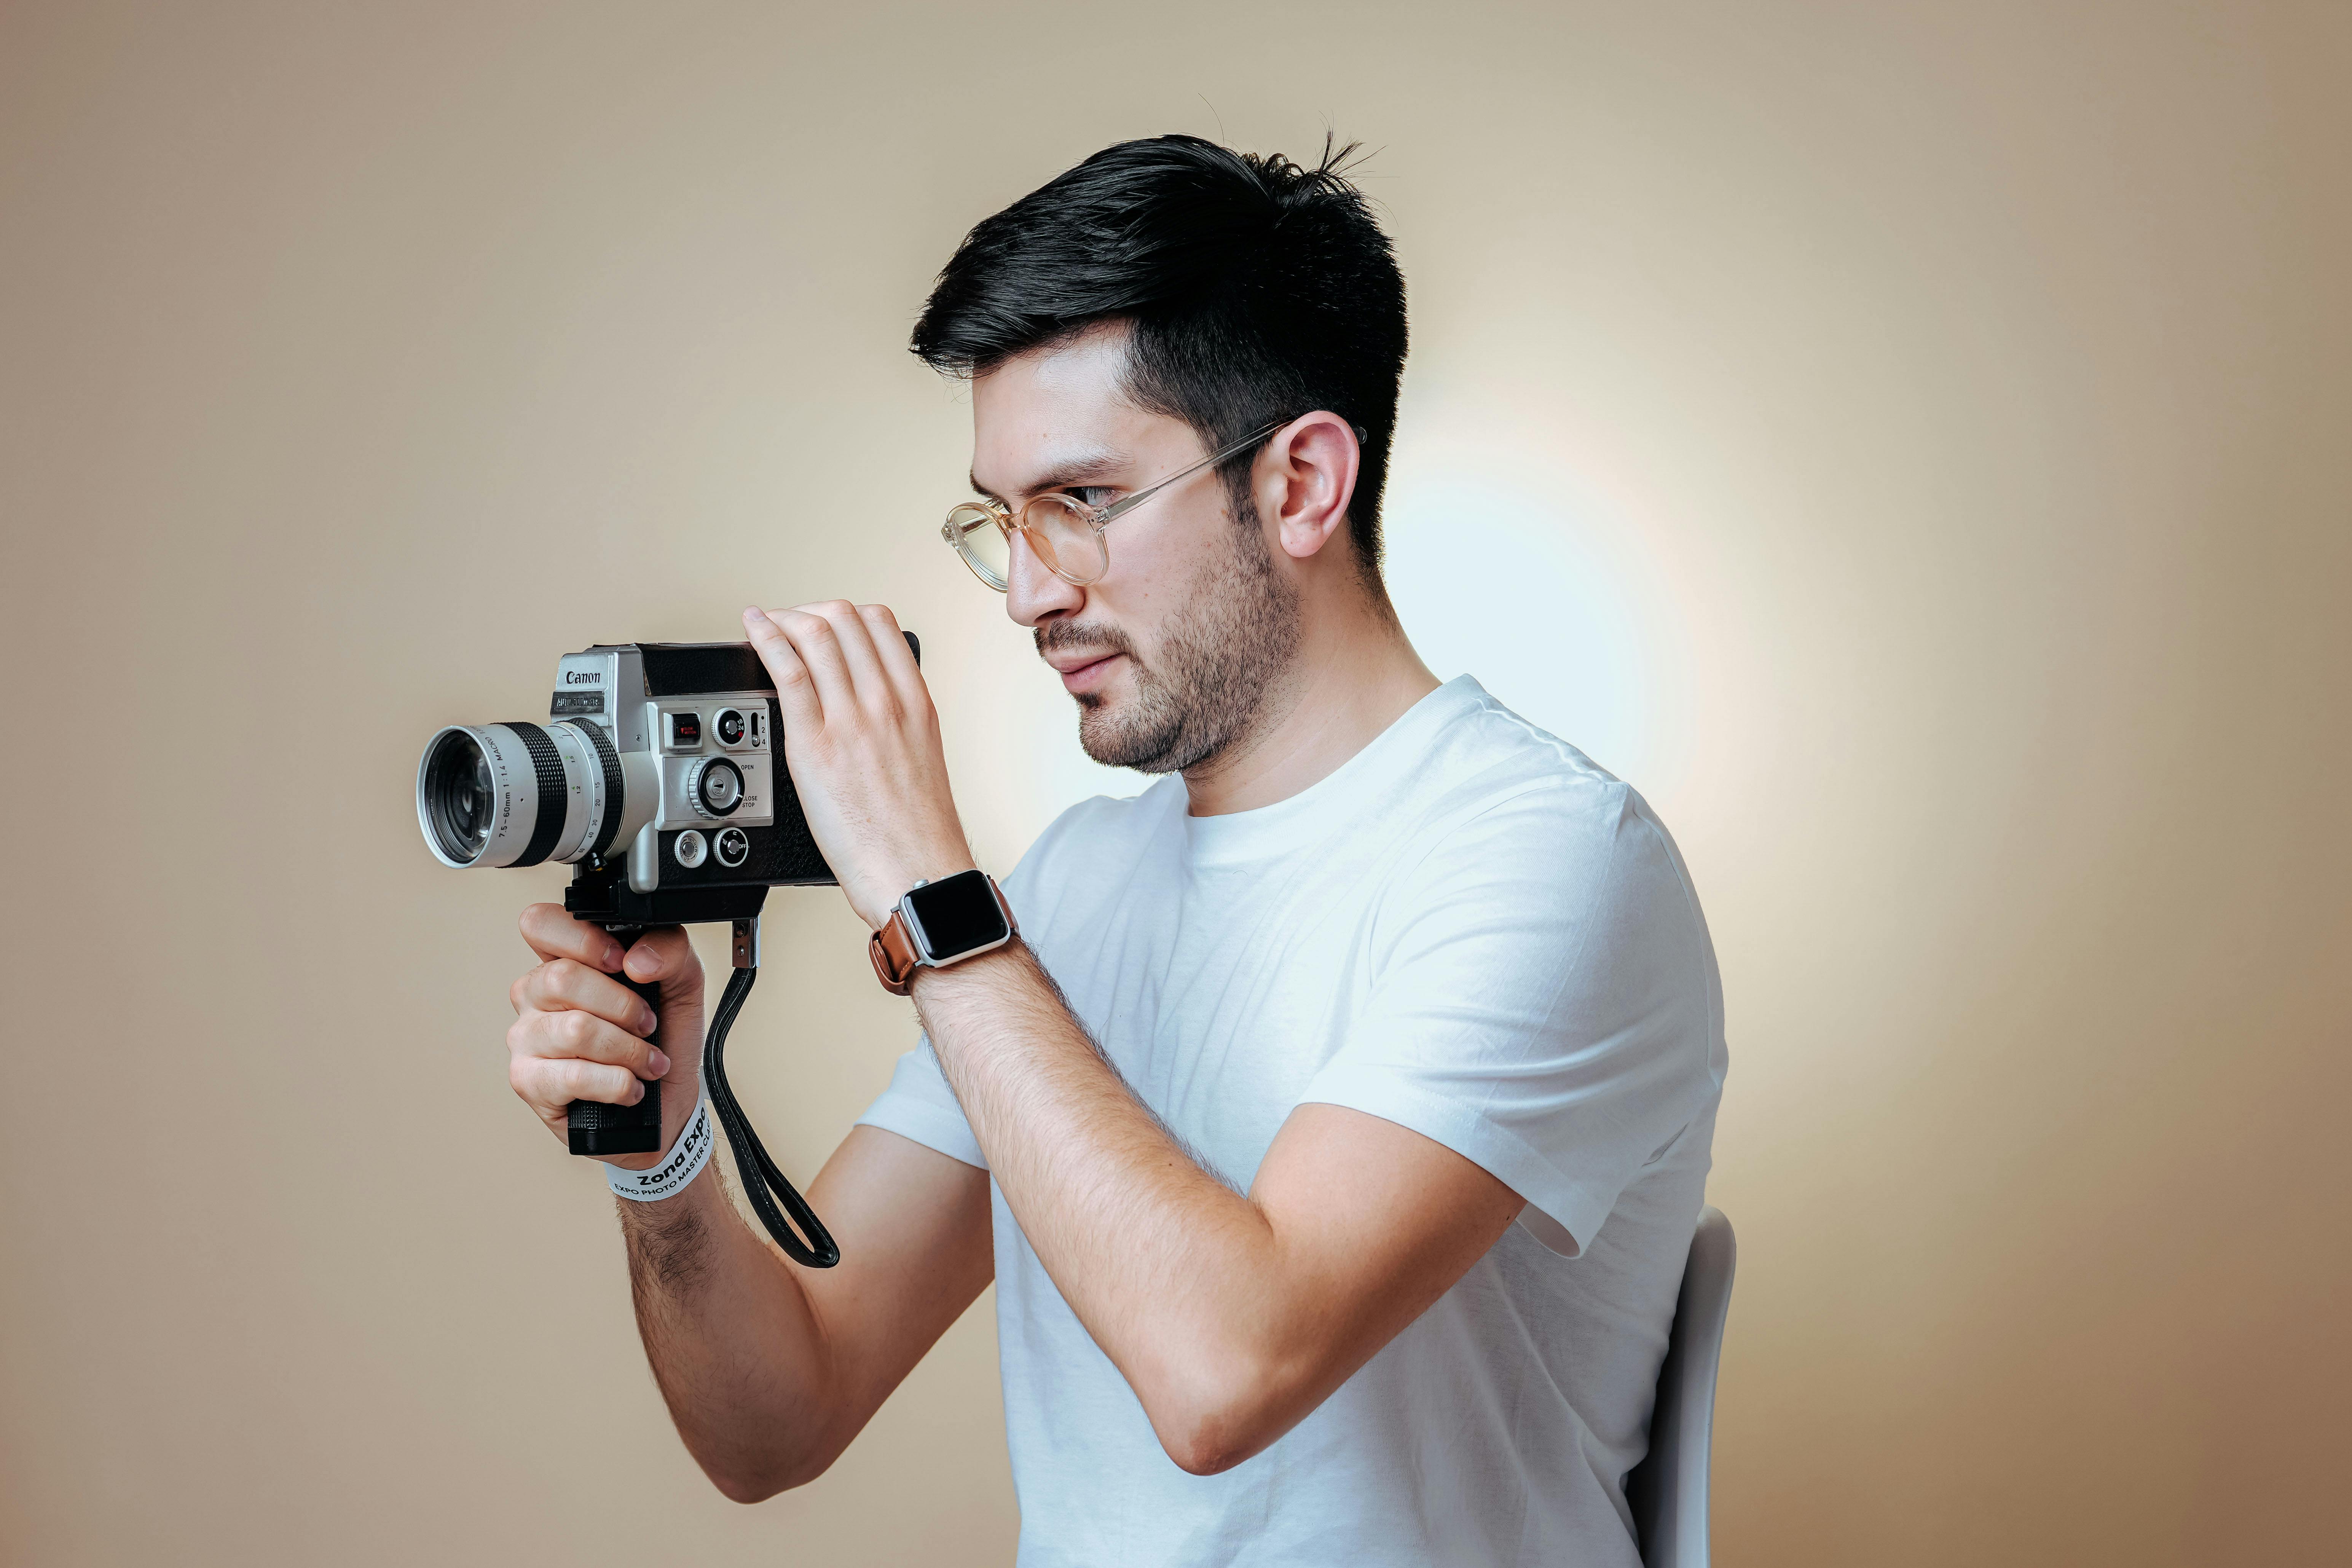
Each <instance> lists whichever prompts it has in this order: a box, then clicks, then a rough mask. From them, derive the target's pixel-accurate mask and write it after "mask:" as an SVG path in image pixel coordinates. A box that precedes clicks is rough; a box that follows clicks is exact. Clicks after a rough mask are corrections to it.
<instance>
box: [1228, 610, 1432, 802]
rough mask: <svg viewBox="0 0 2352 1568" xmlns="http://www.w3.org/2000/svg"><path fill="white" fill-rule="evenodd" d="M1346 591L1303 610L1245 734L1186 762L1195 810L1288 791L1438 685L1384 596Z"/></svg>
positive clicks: (1330, 768)
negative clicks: (1294, 639)
mask: <svg viewBox="0 0 2352 1568" xmlns="http://www.w3.org/2000/svg"><path fill="white" fill-rule="evenodd" d="M1349 597H1350V598H1352V599H1353V600H1354V603H1353V604H1352V605H1347V606H1346V607H1344V608H1340V609H1339V613H1338V614H1336V615H1330V616H1310V617H1309V618H1308V623H1307V635H1306V637H1305V638H1304V639H1303V640H1302V641H1301V643H1300V645H1299V648H1298V652H1297V658H1295V660H1294V661H1293V663H1292V665H1291V668H1290V671H1289V673H1288V675H1287V677H1286V679H1282V680H1280V681H1277V682H1276V683H1275V685H1274V686H1273V687H1272V688H1271V689H1269V690H1268V691H1267V693H1266V700H1265V707H1264V708H1263V709H1262V710H1260V712H1259V715H1258V721H1257V723H1256V724H1255V725H1253V726H1252V728H1251V732H1250V734H1249V737H1248V738H1247V739H1246V740H1244V741H1243V742H1241V743H1239V744H1237V745H1233V746H1228V747H1226V748H1225V749H1224V750H1223V751H1222V752H1218V753H1217V755H1215V756H1213V757H1212V758H1210V759H1209V760H1208V761H1207V762H1204V763H1200V764H1199V765H1197V766H1195V767H1191V768H1187V769H1185V770H1184V786H1185V788H1186V790H1187V791H1189V792H1190V794H1191V796H1192V806H1191V815H1192V816H1224V815H1226V814H1227V813H1229V812H1235V811H1255V810H1256V809H1257V808H1258V807H1260V806H1264V805H1274V804H1275V803H1276V801H1283V800H1288V799H1289V798H1290V797H1291V796H1292V795H1297V793H1298V792H1299V791H1301V790H1303V789H1305V788H1307V786H1308V785H1309V784H1315V783H1317V782H1318V780H1321V779H1324V778H1326V777H1328V776H1329V775H1330V774H1331V773H1334V772H1335V771H1337V770H1338V769H1339V765H1340V764H1341V763H1345V762H1346V761H1347V760H1348V759H1349V758H1350V757H1352V756H1354V755H1355V754H1356V753H1357V752H1360V751H1362V750H1363V749H1364V748H1365V747H1366V746H1369V745H1370V744H1371V743H1372V742H1373V741H1375V740H1376V739H1378V738H1379V737H1380V734H1381V731H1384V730H1386V729H1387V728H1388V727H1389V726H1390V725H1391V724H1393V723H1395V722H1396V721H1398V720H1399V719H1401V718H1402V717H1403V716H1404V713H1405V710H1407V709H1409V708H1411V707H1412V705H1413V704H1414V703H1416V702H1418V701H1420V700H1422V699H1423V698H1424V697H1426V696H1428V695H1429V694H1430V693H1431V692H1433V691H1434V690H1436V689H1437V688H1438V686H1439V684H1440V683H1439V681H1438V679H1437V677H1435V676H1434V675H1432V674H1431V673H1430V672H1429V667H1428V666H1427V665H1425V664H1423V663H1422V662H1421V656H1420V655H1419V654H1417V653H1415V652H1414V651H1413V647H1412V643H1411V642H1409V641H1408V640H1406V637H1405V635H1404V627H1403V626H1402V625H1400V624H1399V623H1398V621H1397V618H1396V612H1395V611H1394V610H1393V609H1391V608H1390V606H1389V602H1388V597H1387V595H1384V594H1383V595H1381V596H1380V597H1378V598H1377V599H1375V598H1372V597H1370V596H1369V595H1360V594H1359V595H1349ZM1335 608H1338V606H1335Z"/></svg>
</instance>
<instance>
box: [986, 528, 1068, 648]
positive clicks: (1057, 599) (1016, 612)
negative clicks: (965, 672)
mask: <svg viewBox="0 0 2352 1568" xmlns="http://www.w3.org/2000/svg"><path fill="white" fill-rule="evenodd" d="M1004 581H1005V587H1004V613H1005V614H1006V615H1008V616H1012V617H1013V620H1014V621H1015V622H1016V623H1018V624H1019V625H1021V626H1032V627H1034V626H1036V625H1037V624H1038V623H1039V622H1040V621H1044V620H1046V619H1049V618H1051V617H1052V616H1055V615H1057V614H1059V615H1076V613H1077V612H1078V609H1079V607H1080V606H1081V605H1085V603H1086V602H1087V595H1086V591H1085V590H1084V589H1082V588H1079V587H1077V586H1076V584H1070V583H1066V582H1064V581H1063V580H1062V579H1061V578H1059V577H1056V576H1055V575H1054V574H1053V573H1052V571H1050V570H1049V569H1048V568H1047V567H1046V565H1045V563H1044V562H1043V561H1040V560H1038V559H1037V552H1036V551H1034V550H1033V549H1031V548H1030V547H1029V531H1028V530H1026V529H1015V530H1013V558H1012V560H1011V561H1010V562H1009V563H1007V564H1006V565H1005V568H1004Z"/></svg>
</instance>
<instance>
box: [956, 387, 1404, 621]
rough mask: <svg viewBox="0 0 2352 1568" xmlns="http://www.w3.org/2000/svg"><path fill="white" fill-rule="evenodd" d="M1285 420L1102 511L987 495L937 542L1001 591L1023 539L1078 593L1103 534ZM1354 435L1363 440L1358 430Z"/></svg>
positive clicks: (1101, 567) (1105, 554)
mask: <svg viewBox="0 0 2352 1568" xmlns="http://www.w3.org/2000/svg"><path fill="white" fill-rule="evenodd" d="M1288 423H1289V421H1288V420H1286V419H1277V420H1275V421H1274V422H1273V423H1272V424H1270V425H1265V426H1259V427H1258V428H1257V429H1255V430H1253V431H1251V432H1250V433H1249V434H1248V435H1246V436H1244V437H1242V438H1241V439H1240V440H1238V441H1236V442H1234V444H1233V445H1232V446H1230V447H1224V448H1223V450H1221V451H1216V452H1212V453H1211V454H1210V455H1209V456H1207V457H1205V458H1202V459H1201V460H1200V461H1199V462H1197V463H1194V464H1193V465H1192V467H1191V468H1183V469H1180V470H1179V471H1177V472H1176V473H1172V474H1171V475H1169V476H1168V477H1167V478H1166V479H1162V480H1160V482H1159V483H1158V484H1156V485H1151V486H1149V487H1147V488H1146V489H1139V490H1138V491H1136V492H1135V493H1134V494H1133V495H1129V496H1121V497H1119V498H1118V500H1115V501H1112V502H1111V503H1110V504H1109V505H1108V506H1088V505H1087V504H1086V502H1084V501H1082V500H1078V498H1077V497H1076V496H1073V495H1067V494H1065V493H1063V492H1062V491H1059V490H1048V491H1046V492H1045V493H1044V494H1042V495H1035V496H1032V497H1030V498H1029V500H1028V502H1027V503H1026V504H1025V505H1024V506H1023V507H1022V509H1021V510H1020V511H1019V512H1018V513H1015V512H1014V511H1013V510H1012V509H1011V508H1009V507H1007V506H1006V505H1005V504H1004V503H1003V501H1000V500H995V499H993V498H992V497H983V498H982V499H980V500H968V501H962V502H960V503H958V505H957V506H956V507H955V508H954V509H953V510H950V512H949V513H948V520H947V521H946V522H944V523H942V524H941V525H940V538H942V539H944V540H946V541H947V542H949V543H950V545H953V546H954V547H955V552H956V553H957V554H958V555H960V556H961V557H962V558H963V563H964V564H965V565H966V566H969V567H971V574H972V575H973V576H975V577H977V578H979V579H980V580H981V581H982V582H983V583H985V584H988V585H989V586H990V587H992V588H993V589H995V590H996V591H997V592H998V593H1000V594H1002V593H1003V592H1005V590H1006V589H1007V588H1008V587H1009V586H1010V585H1011V577H1010V573H1011V571H1012V566H1013V535H1014V534H1016V533H1025V534H1027V535H1028V536H1029V548H1030V549H1031V550H1032V551H1034V552H1036V556H1037V559H1038V561H1039V562H1040V563H1043V564H1044V566H1045V569H1046V570H1047V571H1049V572H1051V573H1053V574H1054V575H1055V576H1056V577H1059V578H1060V579H1061V580H1062V581H1063V582H1065V583H1068V584H1073V585H1075V586H1077V587H1080V588H1083V587H1085V586H1086V585H1087V584H1089V583H1098V582H1100V581H1101V580H1102V576H1103V574H1104V573H1106V572H1108V571H1109V570H1110V546H1109V544H1108V543H1107V542H1105V541H1104V539H1103V530H1104V529H1106V528H1108V527H1109V526H1110V525H1111V524H1112V523H1114V522H1117V521H1118V520H1119V519H1120V518H1122V517H1125V516H1126V515H1127V514H1128V513H1129V512H1131V511H1133V510H1135V509H1136V508H1137V507H1139V506H1141V505H1142V504H1143V503H1144V502H1145V501H1148V500H1150V499H1151V498H1152V497H1153V496H1156V495H1158V494H1159V493H1160V491H1161V490H1164V489H1168V488H1169V487H1170V486H1171V485H1174V484H1179V483H1181V482H1182V481H1183V480H1185V479H1191V478H1192V476H1193V475H1194V474H1197V473H1199V472H1200V471H1201V470H1202V468H1214V467H1216V466H1217V465H1218V464H1219V463H1223V462H1228V461H1230V460H1231V459H1233V458H1238V457H1240V456H1241V455H1242V454H1243V453H1244V452H1246V451H1248V450H1249V449H1250V448H1251V447H1255V446H1257V445H1258V444H1259V443H1261V442H1263V441H1264V440H1265V438H1266V437H1269V436H1271V435H1273V434H1274V433H1275V432H1276V431H1277V430H1279V429H1281V428H1282V427H1283V426H1285V425H1286V424H1288ZM1356 438H1357V439H1358V440H1359V441H1360V440H1362V439H1364V435H1363V431H1362V429H1361V427H1358V430H1357V435H1356Z"/></svg>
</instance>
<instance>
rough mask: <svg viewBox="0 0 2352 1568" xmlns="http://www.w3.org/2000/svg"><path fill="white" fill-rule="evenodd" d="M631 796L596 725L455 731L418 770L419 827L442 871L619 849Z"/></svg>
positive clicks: (515, 724) (440, 736) (430, 747)
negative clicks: (620, 830) (619, 831)
mask: <svg viewBox="0 0 2352 1568" xmlns="http://www.w3.org/2000/svg"><path fill="white" fill-rule="evenodd" d="M625 794H626V790H625V784H624V778H623V771H622V767H621V762H620V758H619V756H618V755H617V754H616V753H615V752H614V748H613V742H612V738H611V737H610V736H608V735H606V734H605V733H604V731H603V730H602V729H601V728H600V727H599V726H597V725H595V724H593V723H585V722H571V721H558V722H556V723H552V724H547V725H540V724H534V723H532V722H530V721H528V720H515V721H510V722H508V723H504V724H452V725H450V726H448V727H447V728H446V729H444V730H442V731H440V732H439V733H437V734H436V735H435V736H434V737H433V739H432V740H431V741H429V742H426V744H425V755H424V757H423V759H422V760H421V761H419V762H418V763H417V767H416V823H417V826H418V827H420V828H421V829H423V831H424V834H425V847H427V848H429V849H431V850H432V851H433V854H434V857H435V858H436V859H438V860H439V861H440V862H441V864H443V865H444V866H449V867H455V868H459V869H463V868H467V867H473V866H536V865H539V864H540V863H541V861H545V860H561V861H572V860H579V859H583V858H586V857H587V856H589V855H592V854H597V855H601V854H604V852H605V851H607V850H609V849H610V848H611V847H612V841H613V839H614V836H615V833H616V831H617V829H618V828H619V827H620V826H621V823H622V818H623V817H624V816H625V815H626V811H625Z"/></svg>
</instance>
